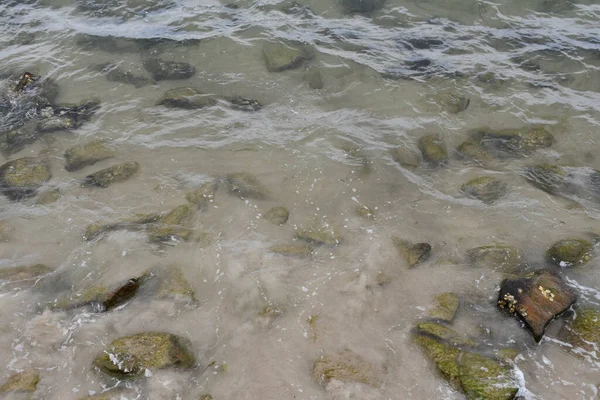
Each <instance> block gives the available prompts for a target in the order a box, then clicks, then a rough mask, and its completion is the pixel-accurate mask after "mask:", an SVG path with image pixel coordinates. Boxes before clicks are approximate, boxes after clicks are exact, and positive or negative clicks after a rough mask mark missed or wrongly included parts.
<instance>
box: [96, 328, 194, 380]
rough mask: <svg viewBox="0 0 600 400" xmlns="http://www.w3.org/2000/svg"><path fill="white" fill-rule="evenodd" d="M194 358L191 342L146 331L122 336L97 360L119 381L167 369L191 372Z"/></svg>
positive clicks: (101, 366) (100, 366)
mask: <svg viewBox="0 0 600 400" xmlns="http://www.w3.org/2000/svg"><path fill="white" fill-rule="evenodd" d="M194 364H195V357H194V354H193V352H192V351H191V345H190V343H189V342H188V340H186V339H184V338H182V337H180V336H177V335H173V334H170V333H162V332H144V333H138V334H135V335H131V336H125V337H121V338H119V339H115V340H113V341H112V342H111V344H110V345H108V346H107V347H106V349H105V350H104V351H103V352H102V353H101V354H100V355H98V356H97V357H96V359H95V360H94V365H95V366H96V367H97V368H98V369H100V371H102V372H104V373H106V374H108V375H111V376H114V377H116V378H119V379H126V378H135V377H139V376H142V375H144V374H146V373H147V371H148V372H152V371H156V370H160V369H165V368H181V369H190V368H192V367H193V366H194Z"/></svg>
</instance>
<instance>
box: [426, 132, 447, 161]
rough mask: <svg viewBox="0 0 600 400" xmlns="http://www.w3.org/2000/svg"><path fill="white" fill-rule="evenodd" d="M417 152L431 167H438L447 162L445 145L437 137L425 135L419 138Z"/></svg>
mask: <svg viewBox="0 0 600 400" xmlns="http://www.w3.org/2000/svg"><path fill="white" fill-rule="evenodd" d="M419 150H421V154H422V155H423V159H424V160H425V161H427V162H428V163H430V164H431V165H434V166H438V165H440V164H443V163H445V162H446V161H448V152H447V151H446V145H445V144H444V141H443V139H442V138H441V137H440V136H439V135H427V136H423V137H422V138H420V139H419Z"/></svg>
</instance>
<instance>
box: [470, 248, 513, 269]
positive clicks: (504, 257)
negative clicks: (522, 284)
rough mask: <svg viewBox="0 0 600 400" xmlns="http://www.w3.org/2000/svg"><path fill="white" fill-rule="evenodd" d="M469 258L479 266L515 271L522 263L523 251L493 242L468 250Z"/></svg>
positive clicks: (473, 263)
mask: <svg viewBox="0 0 600 400" xmlns="http://www.w3.org/2000/svg"><path fill="white" fill-rule="evenodd" d="M467 258H468V259H469V261H470V262H471V264H472V265H473V266H475V267H478V268H492V269H494V270H496V269H499V270H502V271H504V272H514V271H515V270H517V269H518V267H519V265H520V264H521V262H522V261H521V260H522V256H521V252H520V251H519V250H518V249H516V248H514V247H512V246H509V245H506V244H492V245H488V246H481V247H475V248H472V249H469V250H467Z"/></svg>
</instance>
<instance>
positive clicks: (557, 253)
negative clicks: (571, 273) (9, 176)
mask: <svg viewBox="0 0 600 400" xmlns="http://www.w3.org/2000/svg"><path fill="white" fill-rule="evenodd" d="M593 249H594V246H593V245H592V244H591V243H590V242H588V241H587V240H583V239H577V238H569V239H563V240H559V241H558V242H556V243H554V244H553V245H552V247H550V248H549V249H548V251H547V252H546V256H547V257H548V260H549V261H550V262H551V263H553V264H555V265H558V266H559V267H575V266H578V265H584V264H587V263H588V261H589V260H590V259H591V258H592V255H593Z"/></svg>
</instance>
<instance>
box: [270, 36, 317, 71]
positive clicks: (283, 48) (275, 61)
mask: <svg viewBox="0 0 600 400" xmlns="http://www.w3.org/2000/svg"><path fill="white" fill-rule="evenodd" d="M263 57H264V59H265V63H266V65H267V70H268V71H269V72H281V71H285V70H288V69H295V68H298V67H300V66H301V65H302V64H303V63H304V62H305V61H307V60H309V59H310V54H309V53H308V51H307V50H306V49H305V48H304V47H303V46H296V45H294V46H288V45H287V44H283V43H266V44H265V45H264V46H263Z"/></svg>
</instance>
